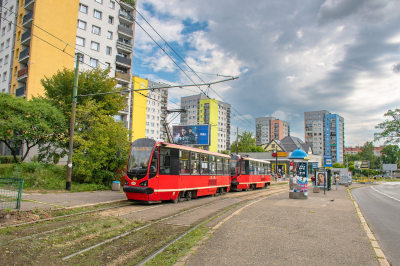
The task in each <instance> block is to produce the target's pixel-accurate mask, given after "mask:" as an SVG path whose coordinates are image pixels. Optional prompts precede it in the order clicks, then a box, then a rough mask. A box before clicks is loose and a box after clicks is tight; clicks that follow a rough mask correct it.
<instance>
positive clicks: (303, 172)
mask: <svg viewBox="0 0 400 266" xmlns="http://www.w3.org/2000/svg"><path fill="white" fill-rule="evenodd" d="M297 166H298V167H297V184H298V185H299V186H300V192H303V193H304V195H307V194H308V187H307V185H308V180H307V163H304V162H302V163H297Z"/></svg>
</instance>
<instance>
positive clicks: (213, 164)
mask: <svg viewBox="0 0 400 266" xmlns="http://www.w3.org/2000/svg"><path fill="white" fill-rule="evenodd" d="M209 158H210V175H215V174H216V173H217V158H216V157H215V156H213V155H210V156H209Z"/></svg>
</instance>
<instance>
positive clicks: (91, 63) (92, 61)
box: [90, 58, 99, 67]
mask: <svg viewBox="0 0 400 266" xmlns="http://www.w3.org/2000/svg"><path fill="white" fill-rule="evenodd" d="M98 64H99V60H97V59H94V58H90V65H91V66H92V67H97V66H98Z"/></svg>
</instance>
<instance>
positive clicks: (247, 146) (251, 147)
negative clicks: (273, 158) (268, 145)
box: [231, 131, 264, 153]
mask: <svg viewBox="0 0 400 266" xmlns="http://www.w3.org/2000/svg"><path fill="white" fill-rule="evenodd" d="M238 139H239V142H238V143H239V145H238V148H239V152H264V149H263V148H262V147H260V146H257V145H256V139H255V138H254V137H253V133H252V132H248V131H244V132H243V133H242V134H241V135H239V136H238ZM236 143H237V141H234V142H233V143H232V145H231V152H232V153H236V150H237V149H236Z"/></svg>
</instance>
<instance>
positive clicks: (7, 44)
mask: <svg viewBox="0 0 400 266" xmlns="http://www.w3.org/2000/svg"><path fill="white" fill-rule="evenodd" d="M8 46H10V38H8V39H7V41H6V48H7V47H8Z"/></svg>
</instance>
